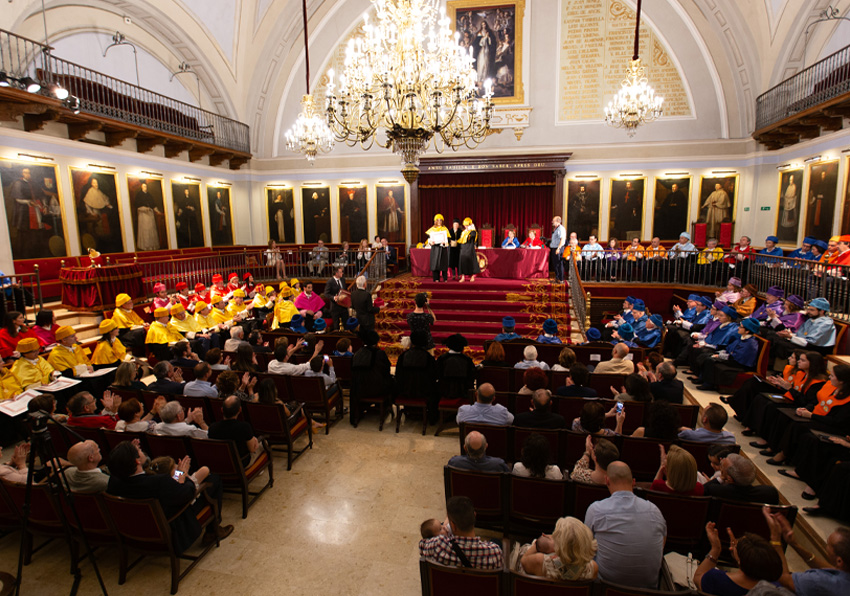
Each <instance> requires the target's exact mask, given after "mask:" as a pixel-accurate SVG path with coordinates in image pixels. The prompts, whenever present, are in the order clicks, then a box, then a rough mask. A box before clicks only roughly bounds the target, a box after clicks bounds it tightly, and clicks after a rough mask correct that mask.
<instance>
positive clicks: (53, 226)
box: [0, 157, 70, 260]
mask: <svg viewBox="0 0 850 596" xmlns="http://www.w3.org/2000/svg"><path fill="white" fill-rule="evenodd" d="M25 169H29V170H30V180H32V181H33V182H36V181H37V180H38V179H39V178H41V186H43V189H42V195H44V196H43V197H41V198H42V200H46V201H47V202H48V204H47V205H45V209H46V212H44V213H42V220H41V222H42V225H41V226H40V227H39V229H38V230H37V231H39V232H44V233H43V234H42V235H43V236H47V238H45V240H46V242H42V241H38V240H39V239H37V241H35V242H33V238H32V236H30V235H29V234H30V232H31V228H30V224H28V225H27V228H26V230H27V231H26V233H21V234H18V233H17V229H15V221H16V216H15V206H14V199H13V197H12V196H11V195H12V190H11V189H12V186H13V185H14V183H15V182H16V181H17V180H18V179H19V178H22V172H23V171H24V170H25ZM34 170H35V172H33V171H34ZM48 173H52V178H51V180H52V184H53V188H48V187H47V184H46V179H48V178H50V177H49V176H45V174H48ZM34 190H35V189H34ZM54 191H55V192H54ZM0 194H2V195H3V199H4V207H5V209H6V224H7V229H8V231H9V242H10V245H11V249H12V258H13V259H15V260H17V259H46V258H51V257H65V256H68V255H69V254H70V246H69V243H68V213H67V212H66V210H65V201H64V197H63V193H62V189H61V188H60V186H59V166H58V165H56V164H53V163H38V162H35V161H28V160H23V159H11V158H6V157H0ZM54 194H55V198H56V202H57V203H58V206H59V210H58V216H59V218H60V219H61V225H60V222H58V221H56V214H57V211H56V209H55V205H54V206H53V207H52V208H51V207H50V204H51V203H52V200H51V197H52V195H54ZM45 215H47V216H48V222H47V226H49V227H50V229H49V230H48V229H47V228H46V227H44V219H43V217H44V216H45ZM20 217H22V218H23V217H24V214H21V215H20ZM26 218H27V220H29V214H26ZM36 225H38V224H36ZM57 229H60V230H61V232H62V235H61V236H59V235H58V234H49V235H48V232H50V231H55V230H57ZM13 230H14V232H15V233H14V234H13ZM19 236H20V238H19ZM39 249H42V250H41V251H39Z"/></svg>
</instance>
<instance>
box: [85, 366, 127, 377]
mask: <svg viewBox="0 0 850 596" xmlns="http://www.w3.org/2000/svg"><path fill="white" fill-rule="evenodd" d="M113 370H118V367H116V366H110V367H107V368H99V369H98V370H96V371H94V372H88V371H86V372H84V373H82V374H80V375H79V377H80V378H83V379H93V378H95V377H102V376H103V375H108V374H109V373H111V372H112V371H113Z"/></svg>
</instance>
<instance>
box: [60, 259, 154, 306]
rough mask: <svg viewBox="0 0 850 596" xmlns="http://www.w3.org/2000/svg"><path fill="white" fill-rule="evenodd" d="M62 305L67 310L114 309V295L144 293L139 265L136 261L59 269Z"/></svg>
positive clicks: (137, 295) (133, 295)
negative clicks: (103, 265) (125, 263)
mask: <svg viewBox="0 0 850 596" xmlns="http://www.w3.org/2000/svg"><path fill="white" fill-rule="evenodd" d="M59 281H61V282H62V306H64V307H65V308H67V309H69V310H84V311H101V310H109V309H112V308H115V296H117V295H118V294H121V293H124V294H129V295H130V296H131V297H133V298H139V297H141V296H143V295H144V288H143V286H142V267H141V266H140V265H137V264H128V265H108V266H106V267H95V268H91V267H85V268H83V267H70V268H66V269H62V270H61V271H60V272H59Z"/></svg>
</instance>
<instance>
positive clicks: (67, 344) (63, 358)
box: [47, 325, 94, 377]
mask: <svg viewBox="0 0 850 596" xmlns="http://www.w3.org/2000/svg"><path fill="white" fill-rule="evenodd" d="M56 341H57V342H58V343H57V344H56V347H55V348H53V349H52V350H51V351H50V355H49V356H48V357H47V363H48V364H49V365H50V366H52V367H53V368H54V369H56V370H58V371H59V372H61V373H64V372H65V371H69V373H70V375H71V376H72V377H76V376H77V370H76V367H77V366H85V367H86V370H87V371H88V372H92V371H93V370H94V368H92V365H91V362H89V357H88V356H87V355H86V353H85V352H84V351H83V347H82V346H80V345H79V344H77V332H76V331H75V330H74V328H73V327H70V326H68V325H65V326H64V327H60V328H59V329H57V330H56Z"/></svg>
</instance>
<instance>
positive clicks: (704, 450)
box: [676, 440, 741, 478]
mask: <svg viewBox="0 0 850 596" xmlns="http://www.w3.org/2000/svg"><path fill="white" fill-rule="evenodd" d="M676 444H677V445H678V446H679V447H681V448H682V449H684V450H685V451H687V452H688V453H690V454H691V455H693V456H694V459H695V460H697V469H698V470H699V471H700V472H702V473H703V474H705V475H706V476H708V477H709V478H710V477H711V476H712V475H714V468H712V467H711V462H710V461H709V460H708V451H709V450H710V449H711V448H712V447H714V445H713V444H712V443H700V442H698V441H681V440H680V441H676ZM724 447H726V448H728V449H729V450H730V451H732V453H740V452H741V446H740V445H724Z"/></svg>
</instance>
